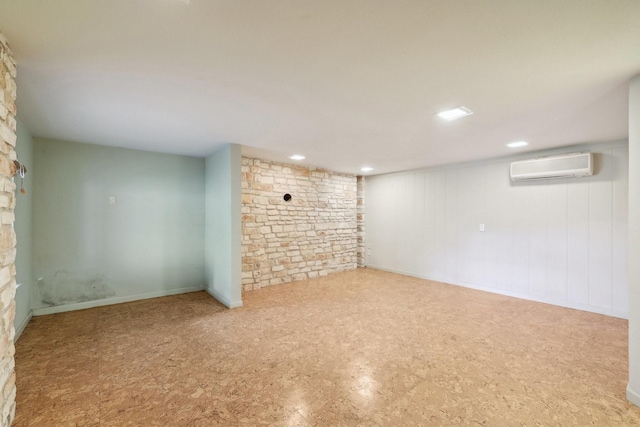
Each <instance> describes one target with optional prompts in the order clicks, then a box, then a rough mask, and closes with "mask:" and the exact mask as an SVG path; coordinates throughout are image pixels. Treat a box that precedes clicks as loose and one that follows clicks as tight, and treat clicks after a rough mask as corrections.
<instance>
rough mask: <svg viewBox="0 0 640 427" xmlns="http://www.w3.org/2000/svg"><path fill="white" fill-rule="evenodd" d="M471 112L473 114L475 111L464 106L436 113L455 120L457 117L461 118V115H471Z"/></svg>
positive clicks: (442, 117) (441, 116)
mask: <svg viewBox="0 0 640 427" xmlns="http://www.w3.org/2000/svg"><path fill="white" fill-rule="evenodd" d="M471 114H473V111H471V110H469V109H468V108H465V107H463V106H459V107H456V108H451V109H450V110H445V111H441V112H439V113H436V115H437V116H438V117H440V118H441V119H445V120H455V119H459V118H460V117H465V116H470V115H471Z"/></svg>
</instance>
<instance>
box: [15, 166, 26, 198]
mask: <svg viewBox="0 0 640 427" xmlns="http://www.w3.org/2000/svg"><path fill="white" fill-rule="evenodd" d="M13 166H14V167H13V176H16V175H19V176H20V193H22V194H27V190H25V189H24V176H25V175H26V174H27V167H26V166H25V165H23V164H22V163H20V162H19V161H17V160H14V161H13Z"/></svg>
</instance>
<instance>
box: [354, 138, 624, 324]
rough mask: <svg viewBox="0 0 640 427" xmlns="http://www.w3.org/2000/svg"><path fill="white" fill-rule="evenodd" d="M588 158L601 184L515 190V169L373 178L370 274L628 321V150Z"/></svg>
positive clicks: (487, 165) (482, 166)
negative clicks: (421, 280) (387, 274)
mask: <svg viewBox="0 0 640 427" xmlns="http://www.w3.org/2000/svg"><path fill="white" fill-rule="evenodd" d="M566 150H571V149H570V148H569V149H565V151H564V152H569V151H566ZM574 150H575V149H574ZM580 150H583V151H592V152H594V153H596V166H597V167H596V174H595V175H594V176H592V177H589V178H567V179H554V180H548V181H539V182H521V183H512V182H511V181H510V179H509V176H508V168H509V163H510V160H496V161H494V162H477V163H471V164H462V165H453V166H450V167H445V168H439V169H433V170H422V171H412V172H407V173H398V174H392V175H380V176H372V177H368V178H367V205H366V212H367V215H366V223H367V225H366V230H367V242H368V243H367V244H368V245H369V247H370V248H371V256H370V257H369V264H368V265H369V266H371V267H374V268H375V267H378V268H383V269H387V270H391V271H397V272H404V273H407V274H410V275H415V276H419V277H424V278H428V279H432V280H439V281H443V282H448V283H453V284H459V285H464V286H470V287H474V288H479V289H485V290H488V291H494V292H500V293H504V294H507V295H514V296H519V297H523V298H529V299H533V300H538V301H546V302H550V303H554V304H559V305H564V306H567V307H573V308H579V309H585V310H591V311H594V312H599V313H604V314H610V315H615V316H620V317H626V316H627V312H628V309H627V304H628V302H627V300H628V297H627V295H628V291H627V283H628V278H627V271H626V268H627V264H628V263H627V253H628V249H627V241H626V235H627V216H628V215H627V191H628V190H627V188H628V177H627V175H628V148H627V144H626V142H625V141H622V142H614V143H607V144H592V145H587V146H582V147H580ZM561 152H563V151H562V150H554V151H553V152H551V153H550V154H558V153H561ZM534 156H535V155H531V156H530V157H534ZM520 158H522V156H521V157H520ZM480 224H484V226H485V231H484V232H481V231H480V230H479V226H480Z"/></svg>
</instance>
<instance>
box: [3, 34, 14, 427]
mask: <svg viewBox="0 0 640 427" xmlns="http://www.w3.org/2000/svg"><path fill="white" fill-rule="evenodd" d="M15 78H16V64H15V62H14V61H13V56H12V54H11V50H10V49H9V45H8V43H7V39H6V38H5V37H4V36H3V35H2V34H0V411H1V412H0V417H1V419H0V424H1V425H2V426H10V425H11V422H12V421H13V418H14V415H15V412H16V404H15V400H16V374H15V372H14V366H15V362H14V359H13V355H14V354H15V347H14V343H13V339H14V336H15V329H14V327H13V320H14V318H15V316H16V301H15V295H16V280H15V277H16V267H15V260H16V234H15V232H14V230H13V226H12V224H13V222H14V220H15V216H14V213H13V209H14V208H15V206H16V199H15V189H16V185H15V184H14V182H13V181H12V179H11V177H12V176H13V175H14V174H15V171H16V168H15V166H14V165H13V161H14V160H16V152H15V145H16V104H15V101H16V83H15Z"/></svg>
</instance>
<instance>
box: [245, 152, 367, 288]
mask: <svg viewBox="0 0 640 427" xmlns="http://www.w3.org/2000/svg"><path fill="white" fill-rule="evenodd" d="M285 194H290V195H291V196H292V198H291V200H290V201H288V202H287V201H285V200H284V195H285ZM357 249H358V233H357V182H356V177H355V176H354V175H346V174H340V173H334V172H330V171H328V170H325V169H315V168H306V167H302V166H297V165H288V164H283V163H275V162H267V161H264V160H258V159H249V158H243V159H242V288H243V290H244V291H250V290H255V289H260V288H262V287H264V286H269V285H277V284H280V283H287V282H292V281H298V280H305V279H313V278H316V277H320V276H326V275H328V274H330V273H335V272H339V271H344V270H351V269H354V268H356V266H357Z"/></svg>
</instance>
